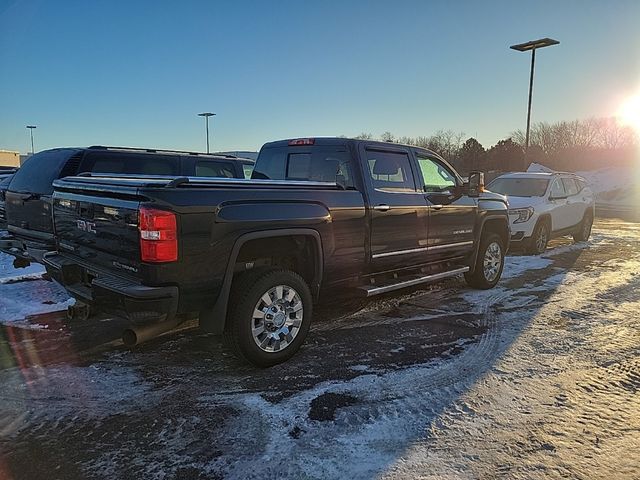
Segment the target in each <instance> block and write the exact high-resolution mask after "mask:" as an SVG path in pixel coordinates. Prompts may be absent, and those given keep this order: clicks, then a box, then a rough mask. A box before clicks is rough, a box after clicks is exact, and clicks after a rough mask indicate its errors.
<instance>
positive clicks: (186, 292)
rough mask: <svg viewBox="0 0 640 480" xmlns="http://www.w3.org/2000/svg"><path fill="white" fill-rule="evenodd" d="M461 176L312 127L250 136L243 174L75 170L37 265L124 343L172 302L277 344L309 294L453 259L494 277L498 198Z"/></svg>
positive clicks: (294, 341)
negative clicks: (252, 152) (101, 316)
mask: <svg viewBox="0 0 640 480" xmlns="http://www.w3.org/2000/svg"><path fill="white" fill-rule="evenodd" d="M482 179H483V175H482V174H481V173H479V172H474V173H472V174H471V175H470V181H469V182H468V183H464V182H463V181H462V179H461V178H460V176H459V175H458V174H457V173H456V172H455V170H454V169H453V168H452V167H451V166H450V165H449V164H447V162H445V161H444V160H443V159H442V158H440V157H439V156H438V155H436V154H435V153H433V152H430V151H428V150H425V149H422V148H417V147H412V146H404V145H399V144H393V143H382V142H373V141H361V140H351V139H343V138H316V139H312V138H311V139H296V140H284V141H278V142H272V143H268V144H266V145H264V146H263V148H262V149H261V151H260V154H259V156H258V159H257V161H256V165H255V169H254V171H253V175H252V179H248V180H240V179H199V178H194V177H175V178H164V179H161V178H143V177H127V176H102V175H94V176H82V177H69V178H64V179H61V180H57V181H56V182H55V183H54V185H55V192H54V206H53V209H54V219H55V228H56V232H57V241H58V249H57V251H56V252H49V253H47V254H46V255H45V257H44V263H45V265H46V266H47V270H48V271H49V273H50V274H51V276H52V277H53V278H54V279H55V280H56V281H58V282H59V283H61V284H62V285H64V286H65V287H66V288H67V290H68V291H69V292H71V294H72V295H73V296H74V297H76V298H77V299H79V300H81V301H82V302H85V303H88V304H91V305H93V306H94V307H96V308H98V309H102V310H107V311H110V312H112V313H115V314H118V315H122V316H126V317H128V318H129V319H130V320H132V323H133V324H134V325H138V326H137V327H134V328H132V329H131V330H129V331H127V332H125V334H124V335H123V340H124V341H125V343H127V344H135V343H136V342H138V341H140V340H144V339H146V338H148V337H150V336H154V335H156V334H159V333H161V332H163V331H166V330H168V329H170V328H172V327H173V326H175V325H176V324H177V322H178V321H179V320H178V319H179V318H181V317H182V316H183V315H186V314H195V313H197V314H198V315H199V319H200V326H201V328H203V329H204V330H205V331H209V332H214V333H224V334H225V337H226V338H227V339H228V340H229V342H230V343H231V345H232V346H233V347H234V348H235V349H236V351H237V352H238V353H239V354H240V355H241V356H242V357H244V358H245V359H247V360H249V361H250V362H252V363H254V364H257V365H261V366H268V365H274V364H276V363H279V362H282V361H284V360H286V359H288V358H289V357H291V356H292V355H293V354H294V353H295V352H296V351H297V350H298V348H299V347H300V345H301V344H302V343H303V341H304V338H305V336H306V334H307V332H308V330H309V325H310V322H311V315H312V308H313V304H314V302H317V301H318V299H320V298H326V297H325V296H324V294H325V293H331V292H335V291H337V290H339V291H341V292H344V291H346V290H348V291H352V292H353V293H354V294H359V295H363V296H371V295H376V294H380V293H385V292H389V291H392V290H396V289H400V288H404V287H408V286H412V285H417V284H420V283H425V282H430V281H435V280H439V279H443V278H445V277H451V276H454V275H458V274H464V275H465V278H466V280H467V282H468V283H469V284H470V285H472V286H474V287H477V288H491V287H493V286H494V285H495V284H496V283H497V282H498V280H499V278H500V275H501V273H502V268H503V263H504V253H505V252H506V250H507V247H508V242H509V226H508V216H507V202H506V199H505V197H503V196H501V195H497V194H492V193H490V192H483V185H482V183H483V180H482Z"/></svg>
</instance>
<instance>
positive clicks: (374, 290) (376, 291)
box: [358, 267, 469, 297]
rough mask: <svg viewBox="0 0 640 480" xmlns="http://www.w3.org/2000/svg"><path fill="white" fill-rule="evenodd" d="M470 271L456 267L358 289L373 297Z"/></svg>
mask: <svg viewBox="0 0 640 480" xmlns="http://www.w3.org/2000/svg"><path fill="white" fill-rule="evenodd" d="M468 271H469V267H461V268H456V269H455V270H449V271H447V272H440V273H434V274H433V275H425V276H421V277H418V276H415V277H413V278H409V279H407V280H403V281H401V282H397V283H388V284H386V285H367V286H363V287H358V289H359V290H360V291H362V292H363V293H364V294H365V295H366V296H367V297H372V296H374V295H380V294H381V293H387V292H392V291H393V290H399V289H401V288H405V287H411V286H413V285H419V284H421V283H428V282H435V281H436V280H441V279H443V278H448V277H455V276H456V275H459V274H461V273H465V272H468Z"/></svg>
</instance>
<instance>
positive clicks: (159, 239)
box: [138, 207, 178, 263]
mask: <svg viewBox="0 0 640 480" xmlns="http://www.w3.org/2000/svg"><path fill="white" fill-rule="evenodd" d="M138 229H139V230H140V256H141V259H142V261H143V262H150V263H164V262H175V261H176V260H177V259H178V229H177V226H176V216H175V214H174V213H171V212H167V211H165V210H156V209H153V208H145V207H142V208H140V210H139V212H138Z"/></svg>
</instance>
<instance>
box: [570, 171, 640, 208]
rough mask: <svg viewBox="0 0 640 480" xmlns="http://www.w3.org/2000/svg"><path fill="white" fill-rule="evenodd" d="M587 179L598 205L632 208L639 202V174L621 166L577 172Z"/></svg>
mask: <svg viewBox="0 0 640 480" xmlns="http://www.w3.org/2000/svg"><path fill="white" fill-rule="evenodd" d="M577 173H578V175H580V176H582V177H584V178H586V179H587V182H588V183H589V186H590V187H591V189H592V190H593V191H594V192H595V194H596V202H597V204H598V206H602V207H612V208H619V207H623V208H634V207H635V206H637V205H638V204H639V203H640V202H639V200H640V188H639V187H638V185H639V184H640V182H639V178H638V176H639V174H638V172H637V171H636V172H633V171H631V170H628V169H624V168H621V167H607V168H602V169H599V170H592V171H584V172H577Z"/></svg>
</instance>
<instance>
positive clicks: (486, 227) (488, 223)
mask: <svg viewBox="0 0 640 480" xmlns="http://www.w3.org/2000/svg"><path fill="white" fill-rule="evenodd" d="M479 231H480V234H479V235H478V237H477V239H476V244H475V246H474V249H473V254H472V256H471V258H470V261H469V273H471V274H473V272H474V271H475V267H476V260H477V259H478V250H479V249H480V242H481V239H482V237H483V236H484V235H485V234H486V233H489V232H490V233H496V234H498V235H499V236H500V238H501V239H502V242H503V245H504V250H505V255H506V251H507V250H508V249H509V242H510V240H511V238H510V235H511V231H510V229H509V219H508V217H506V216H505V215H489V216H487V217H485V218H483V219H482V223H481V224H480V228H479Z"/></svg>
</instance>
